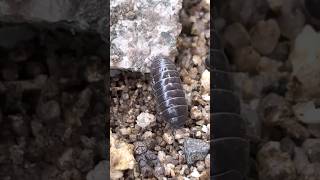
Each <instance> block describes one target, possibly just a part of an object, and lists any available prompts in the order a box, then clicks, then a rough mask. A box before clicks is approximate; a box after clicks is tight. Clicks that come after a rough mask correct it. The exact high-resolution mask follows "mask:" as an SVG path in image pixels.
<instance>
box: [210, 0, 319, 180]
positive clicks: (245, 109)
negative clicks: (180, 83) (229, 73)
mask: <svg viewBox="0 0 320 180" xmlns="http://www.w3.org/2000/svg"><path fill="white" fill-rule="evenodd" d="M304 2H305V0H281V1H278V0H257V1H251V0H250V1H249V0H248V1H242V0H227V1H223V2H222V3H221V5H222V8H221V17H220V18H218V19H217V20H216V21H215V23H216V24H217V27H218V29H220V30H221V37H222V43H223V44H224V48H225V51H226V52H227V55H228V57H229V58H230V62H231V63H232V66H233V67H232V68H233V70H234V72H235V73H234V78H235V86H236V89H237V93H238V94H239V97H241V108H242V116H243V118H244V119H245V120H246V121H247V135H248V138H249V140H250V141H251V161H250V162H251V163H250V172H249V177H250V179H255V180H258V179H259V180H267V179H273V180H307V179H308V180H319V179H320V176H319V171H320V158H319V157H320V156H319V155H320V148H319V147H320V146H319V145H320V144H319V142H320V139H319V138H320V136H319V132H320V126H319V124H320V118H319V112H320V111H319V108H318V107H319V106H318V102H319V98H320V96H319V93H320V91H319V81H320V80H319V72H320V68H319V67H320V66H319V63H320V59H319V52H320V51H319V49H320V41H319V40H320V35H319V20H318V21H315V19H314V18H312V17H310V15H309V14H308V11H307V10H306V8H305V6H304ZM309 2H312V1H309ZM314 2H315V1H314Z"/></svg>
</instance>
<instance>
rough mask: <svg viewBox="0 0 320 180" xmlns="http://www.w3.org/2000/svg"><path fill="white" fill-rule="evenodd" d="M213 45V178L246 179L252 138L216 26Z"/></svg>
mask: <svg viewBox="0 0 320 180" xmlns="http://www.w3.org/2000/svg"><path fill="white" fill-rule="evenodd" d="M211 34H213V38H214V39H213V41H214V42H213V47H211V48H210V57H208V58H207V59H206V61H205V64H206V68H207V69H208V70H209V71H210V73H212V74H213V75H212V77H213V78H210V85H211V87H210V96H211V97H212V100H211V102H210V106H211V109H210V119H211V123H212V128H211V132H210V133H211V134H212V136H211V137H212V138H213V139H211V140H210V146H211V148H210V150H211V151H212V152H211V153H212V154H211V155H212V157H213V158H212V163H211V169H210V176H211V179H214V180H226V179H232V180H243V179H246V178H245V177H246V175H247V171H248V167H249V162H248V161H249V142H248V141H247V140H246V139H245V136H246V132H245V129H246V128H245V122H244V120H243V119H242V118H241V116H240V101H239V98H238V97H237V96H236V95H235V93H234V91H233V90H234V87H233V79H232V75H231V73H230V68H229V63H228V59H227V57H226V55H225V54H224V51H223V49H222V48H221V47H220V44H219V38H218V35H217V33H216V31H214V30H213V29H212V30H211Z"/></svg>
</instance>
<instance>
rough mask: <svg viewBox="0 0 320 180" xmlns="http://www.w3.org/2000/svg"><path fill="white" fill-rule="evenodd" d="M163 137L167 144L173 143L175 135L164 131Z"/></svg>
mask: <svg viewBox="0 0 320 180" xmlns="http://www.w3.org/2000/svg"><path fill="white" fill-rule="evenodd" d="M163 139H164V140H165V141H166V143H167V144H173V142H174V137H173V136H172V134H169V133H164V134H163Z"/></svg>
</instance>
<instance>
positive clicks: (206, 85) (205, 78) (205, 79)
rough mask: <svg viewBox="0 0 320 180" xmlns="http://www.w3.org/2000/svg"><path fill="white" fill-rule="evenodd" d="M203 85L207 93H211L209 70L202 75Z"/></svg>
mask: <svg viewBox="0 0 320 180" xmlns="http://www.w3.org/2000/svg"><path fill="white" fill-rule="evenodd" d="M200 81H201V85H202V87H203V88H204V91H205V92H209V91H210V72H209V71H208V70H205V71H203V73H202V75H201V80H200Z"/></svg>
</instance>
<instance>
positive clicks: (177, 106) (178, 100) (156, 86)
mask: <svg viewBox="0 0 320 180" xmlns="http://www.w3.org/2000/svg"><path fill="white" fill-rule="evenodd" d="M150 71H151V73H150V74H151V79H152V89H153V94H154V97H155V99H156V104H157V111H158V114H159V116H160V118H161V119H163V120H165V121H166V122H168V123H169V124H170V125H171V126H172V127H173V128H179V127H182V126H183V125H184V123H185V121H186V119H187V116H188V105H187V101H186V98H185V93H184V90H183V87H182V85H181V79H180V75H179V72H178V71H177V68H176V65H175V64H174V63H173V62H172V61H171V60H170V59H168V58H166V57H163V56H159V57H156V58H155V59H153V60H152V62H151V70H150Z"/></svg>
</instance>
